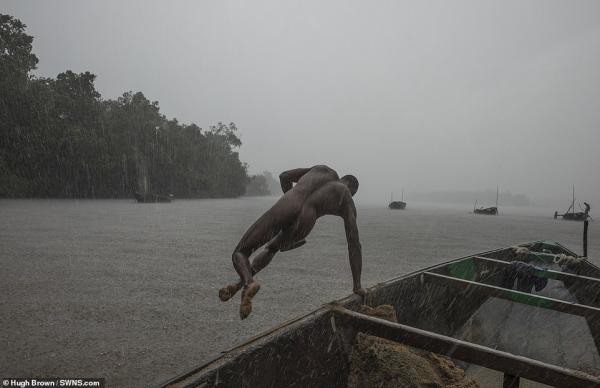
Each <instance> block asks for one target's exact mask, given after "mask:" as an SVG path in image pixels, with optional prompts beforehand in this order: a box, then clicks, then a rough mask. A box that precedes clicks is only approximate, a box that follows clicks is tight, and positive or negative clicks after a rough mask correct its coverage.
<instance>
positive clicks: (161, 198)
mask: <svg viewBox="0 0 600 388" xmlns="http://www.w3.org/2000/svg"><path fill="white" fill-rule="evenodd" d="M133 196H134V198H135V200H136V201H138V202H139V203H155V202H163V203H169V202H171V199H172V198H173V194H169V195H159V194H151V193H145V194H142V193H138V192H135V193H133Z"/></svg>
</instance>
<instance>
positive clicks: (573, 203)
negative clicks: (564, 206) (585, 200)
mask: <svg viewBox="0 0 600 388" xmlns="http://www.w3.org/2000/svg"><path fill="white" fill-rule="evenodd" d="M571 207H572V208H573V214H575V184H573V202H571Z"/></svg>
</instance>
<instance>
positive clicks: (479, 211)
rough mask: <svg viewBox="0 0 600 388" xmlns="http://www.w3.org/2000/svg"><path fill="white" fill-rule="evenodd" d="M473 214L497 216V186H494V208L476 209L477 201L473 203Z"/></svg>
mask: <svg viewBox="0 0 600 388" xmlns="http://www.w3.org/2000/svg"><path fill="white" fill-rule="evenodd" d="M473 213H475V214H485V215H488V216H497V215H498V186H496V206H490V207H480V208H478V207H477V201H475V205H474V206H473Z"/></svg>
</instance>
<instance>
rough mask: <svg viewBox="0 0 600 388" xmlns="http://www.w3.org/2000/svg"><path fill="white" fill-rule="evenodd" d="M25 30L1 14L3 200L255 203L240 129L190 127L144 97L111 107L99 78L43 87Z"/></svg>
mask: <svg viewBox="0 0 600 388" xmlns="http://www.w3.org/2000/svg"><path fill="white" fill-rule="evenodd" d="M25 27H26V26H25V25H24V24H23V23H22V22H21V21H20V20H18V19H16V18H14V17H12V16H9V15H3V14H0V132H1V134H2V135H1V136H0V197H59V198H119V197H131V195H132V193H133V192H134V191H138V192H148V193H159V194H174V195H175V196H176V197H236V196H240V195H243V194H244V193H245V189H246V185H247V184H248V182H249V181H250V180H251V179H252V177H248V175H247V165H246V164H245V163H242V162H241V161H240V159H239V154H238V149H239V147H240V146H241V141H240V139H239V137H238V136H237V128H236V125H235V124H234V123H229V124H224V123H221V122H219V123H218V124H217V125H214V126H210V127H209V128H208V129H202V128H200V127H198V126H197V125H196V124H189V125H187V124H182V123H179V122H178V121H177V120H176V119H174V118H173V119H168V118H167V117H165V115H163V114H162V113H161V112H160V109H159V104H158V102H157V101H150V100H148V99H147V98H146V97H145V96H144V94H143V93H141V92H137V93H132V92H126V93H124V94H123V95H122V96H121V97H119V98H117V99H116V100H112V99H108V100H105V99H102V97H101V96H100V93H99V92H98V91H97V90H96V88H95V86H94V80H95V78H96V76H95V75H94V74H92V73H90V72H84V73H79V74H77V73H74V72H72V71H70V70H67V71H65V72H63V73H60V74H58V76H57V77H56V78H45V77H36V76H34V75H32V74H31V72H32V70H34V69H35V68H36V65H37V62H38V59H37V57H36V56H35V54H33V53H32V42H33V37H32V36H29V35H27V33H26V32H25Z"/></svg>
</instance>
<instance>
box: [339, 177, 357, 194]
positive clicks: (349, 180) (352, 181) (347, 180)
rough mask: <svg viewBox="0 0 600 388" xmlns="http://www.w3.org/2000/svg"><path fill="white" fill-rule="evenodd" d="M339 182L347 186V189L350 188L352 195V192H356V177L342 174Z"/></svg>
mask: <svg viewBox="0 0 600 388" xmlns="http://www.w3.org/2000/svg"><path fill="white" fill-rule="evenodd" d="M340 182H342V183H343V184H345V185H346V186H348V189H349V190H350V193H351V194H352V196H354V194H356V192H357V191H358V179H356V177H355V176H354V175H344V176H343V177H342V178H341V179H340Z"/></svg>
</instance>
